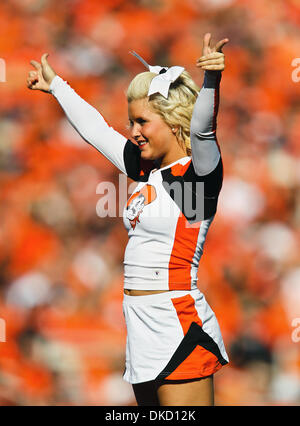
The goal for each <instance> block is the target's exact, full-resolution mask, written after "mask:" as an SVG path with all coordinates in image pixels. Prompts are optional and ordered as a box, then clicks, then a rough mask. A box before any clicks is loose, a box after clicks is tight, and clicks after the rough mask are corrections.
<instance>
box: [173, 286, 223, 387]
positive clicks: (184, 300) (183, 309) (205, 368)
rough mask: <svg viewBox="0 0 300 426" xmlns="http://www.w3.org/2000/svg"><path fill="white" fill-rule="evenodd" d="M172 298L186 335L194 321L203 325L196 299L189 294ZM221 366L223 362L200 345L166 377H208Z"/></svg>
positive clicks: (176, 378) (174, 378)
mask: <svg viewBox="0 0 300 426" xmlns="http://www.w3.org/2000/svg"><path fill="white" fill-rule="evenodd" d="M171 300H172V303H173V306H174V308H175V309H176V312H177V316H178V318H179V321H180V324H181V327H182V330H183V333H184V335H186V333H187V331H188V329H189V327H190V325H191V323H192V322H195V323H197V324H198V325H200V327H202V321H201V319H200V317H199V315H198V312H197V310H196V308H195V301H194V299H193V298H192V296H190V295H189V294H188V295H186V296H183V297H178V298H175V299H171ZM221 367H222V364H221V363H220V362H219V360H218V358H217V357H216V356H215V355H214V354H213V353H211V352H209V351H208V350H207V349H205V348H203V347H202V346H199V345H198V346H196V347H195V349H194V350H193V352H191V353H190V355H189V356H188V357H187V358H186V359H185V360H184V361H183V362H182V363H181V364H180V365H179V366H178V367H177V368H176V369H175V370H174V371H173V372H172V373H171V374H169V376H167V377H166V379H167V380H178V379H181V380H183V379H193V378H197V377H207V376H210V375H211V374H214V373H216V372H217V371H218V370H219V369H220V368H221Z"/></svg>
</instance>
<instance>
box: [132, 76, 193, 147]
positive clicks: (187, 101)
mask: <svg viewBox="0 0 300 426" xmlns="http://www.w3.org/2000/svg"><path fill="white" fill-rule="evenodd" d="M156 75H157V74H155V73H152V72H149V71H146V72H142V73H140V74H137V75H136V76H135V77H134V79H133V80H132V81H131V83H130V85H129V87H128V89H127V101H128V103H130V102H132V101H134V100H137V99H142V98H147V97H148V90H149V87H150V83H151V81H152V79H153V78H154V77H156ZM199 90H200V88H199V87H198V86H197V85H196V83H195V82H194V80H193V79H192V77H191V76H190V74H189V73H188V72H187V71H183V73H182V74H181V75H180V76H179V77H178V79H177V80H176V81H175V82H174V83H171V85H170V88H169V95H168V99H166V98H165V97H164V96H162V95H161V94H160V93H155V94H153V95H151V96H149V99H148V101H149V103H150V105H151V106H152V108H153V110H154V111H155V112H156V113H158V114H160V115H161V117H162V118H163V120H164V121H165V123H166V124H168V125H169V126H170V127H171V128H178V130H177V131H176V137H177V140H178V143H179V144H180V145H181V146H182V148H184V149H185V151H186V153H187V155H191V141H190V122H191V118H192V114H193V109H194V104H195V102H196V99H197V96H198V92H199Z"/></svg>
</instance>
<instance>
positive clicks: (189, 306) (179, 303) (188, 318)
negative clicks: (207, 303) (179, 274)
mask: <svg viewBox="0 0 300 426" xmlns="http://www.w3.org/2000/svg"><path fill="white" fill-rule="evenodd" d="M171 300H172V303H173V306H174V308H175V309H176V312H177V316H178V318H179V321H180V324H181V327H182V330H183V334H184V335H186V333H187V331H188V329H189V328H190V325H191V323H192V322H195V323H196V324H198V325H200V327H202V321H201V319H200V317H199V315H198V312H197V311H196V308H195V300H194V299H193V298H192V296H191V295H190V294H187V295H185V296H182V297H176V298H175V299H171Z"/></svg>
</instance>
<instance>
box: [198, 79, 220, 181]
mask: <svg viewBox="0 0 300 426" xmlns="http://www.w3.org/2000/svg"><path fill="white" fill-rule="evenodd" d="M220 80H221V72H218V71H205V76H204V83H203V87H202V88H201V90H200V92H199V95H198V98H197V101H196V103H195V106H194V111H193V116H192V120H191V147H192V159H193V164H194V168H195V171H196V173H197V174H198V175H200V176H203V175H206V174H208V173H210V172H211V171H213V170H214V168H215V167H216V166H217V164H218V162H219V159H220V151H219V147H218V144H217V140H216V128H217V114H218V108H219V87H220Z"/></svg>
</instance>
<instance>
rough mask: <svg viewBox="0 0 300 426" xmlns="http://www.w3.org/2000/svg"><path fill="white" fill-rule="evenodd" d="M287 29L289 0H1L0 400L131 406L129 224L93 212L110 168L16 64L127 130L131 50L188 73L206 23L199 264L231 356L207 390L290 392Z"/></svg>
mask: <svg viewBox="0 0 300 426" xmlns="http://www.w3.org/2000/svg"><path fill="white" fill-rule="evenodd" d="M271 3H272V4H271ZM299 26H300V5H299V2H298V1H297V0H280V1H277V2H271V1H270V0H252V1H251V2H249V1H245V0H213V1H203V0H185V1H182V0H101V1H97V0H65V1H59V0H44V1H42V0H7V1H5V2H1V3H0V58H1V59H3V61H2V62H1V63H2V67H5V69H2V76H3V75H5V79H4V78H2V81H1V82H0V98H1V102H0V319H1V325H2V328H1V330H2V331H1V335H0V405H93V404H96V405H135V398H134V395H133V392H132V390H131V386H130V385H129V384H128V383H126V382H124V381H123V379H122V372H123V368H124V360H125V339H126V328H125V322H124V319H123V313H122V297H123V290H122V282H123V264H122V262H123V255H124V249H125V246H126V241H127V233H126V230H125V228H124V227H123V221H122V218H121V217H119V215H117V217H99V214H98V213H99V212H98V213H97V203H98V201H99V199H100V195H99V194H97V186H98V184H99V183H100V182H113V183H114V184H115V185H116V188H118V184H119V171H118V170H117V169H116V168H115V167H114V166H113V165H111V164H110V163H109V161H108V160H106V159H105V158H104V157H103V156H102V155H101V154H100V153H98V152H97V151H96V150H95V149H94V148H93V147H92V146H90V145H88V144H87V143H86V142H84V141H83V140H82V139H81V138H80V137H79V136H78V134H77V133H76V132H75V130H74V129H73V128H72V127H71V125H70V124H69V123H68V121H67V120H66V118H65V116H64V113H63V111H62V110H61V108H60V106H59V104H58V103H57V102H56V100H55V99H54V97H52V96H51V95H50V94H46V93H42V92H38V91H31V90H29V89H28V88H27V86H26V78H27V73H28V71H29V70H30V69H32V66H31V65H30V60H32V59H35V60H37V61H40V58H41V55H42V54H43V53H45V52H48V53H49V58H48V60H49V63H50V64H51V65H52V66H53V68H54V69H55V71H56V72H57V73H58V75H60V76H61V77H62V78H63V79H64V80H67V81H68V82H69V84H70V85H71V86H72V87H73V88H74V89H75V90H76V91H77V93H79V94H80V95H81V96H82V97H83V98H84V99H85V100H87V101H88V102H89V103H90V104H92V105H93V106H94V107H95V108H97V109H98V110H99V111H100V112H101V113H102V114H103V116H104V117H105V119H106V120H107V121H108V122H109V123H110V125H112V126H113V127H114V128H115V129H116V130H118V131H120V132H121V133H123V134H124V135H126V136H127V137H128V136H129V134H128V130H127V127H126V125H127V120H128V117H127V104H126V96H125V92H126V88H127V86H128V84H129V82H130V80H131V79H132V78H133V76H134V75H135V74H137V73H139V72H142V71H144V69H143V67H142V66H141V64H140V62H139V61H137V60H136V59H135V58H134V57H133V56H132V55H130V54H129V51H130V50H134V51H136V52H138V53H139V54H141V55H142V56H143V57H144V58H145V59H146V60H147V62H149V63H150V64H152V65H158V64H159V65H167V66H168V65H181V66H184V67H185V68H186V69H187V70H188V71H189V72H190V73H191V75H192V76H193V78H194V79H195V81H196V82H197V83H198V84H199V85H201V84H202V80H203V71H199V69H197V68H196V66H195V64H196V60H197V58H198V57H199V56H201V48H202V39H203V35H204V34H205V33H206V32H211V33H212V35H213V39H214V40H216V41H217V40H220V39H222V38H224V37H228V38H229V40H230V41H229V43H228V44H227V45H226V46H225V47H224V53H225V57H226V69H225V71H224V73H223V77H222V82H221V98H220V99H221V101H220V109H219V116H218V130H217V132H218V141H219V144H220V147H221V151H222V155H223V163H224V183H223V189H222V191H221V195H220V198H219V205H218V212H217V216H216V219H215V221H214V223H213V225H212V227H211V229H210V231H209V233H208V237H207V241H206V243H205V249H204V254H203V257H202V259H201V262H200V266H199V274H198V278H199V279H198V285H199V288H200V290H201V291H203V293H204V294H205V296H206V298H207V300H208V302H209V303H210V305H211V307H212V309H213V310H214V311H215V313H216V315H217V318H218V320H219V323H220V327H221V330H222V334H223V337H224V342H225V345H226V348H227V350H228V354H229V358H230V364H228V366H226V367H225V368H224V369H222V371H221V372H219V373H217V374H216V377H215V387H216V404H217V405H298V404H299V402H300V353H299V345H300V230H299V224H300V190H299V183H300V143H299V141H300V101H299V100H300V69H299V73H297V68H296V66H292V61H293V60H294V59H295V58H298V57H300V39H299ZM298 64H299V65H300V59H299V62H298ZM298 74H299V75H298ZM131 183H132V181H130V180H129V179H128V186H129V185H130V184H131ZM116 195H117V199H118V191H117V193H116ZM121 207H122V206H121Z"/></svg>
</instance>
